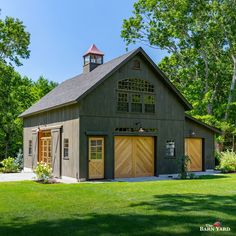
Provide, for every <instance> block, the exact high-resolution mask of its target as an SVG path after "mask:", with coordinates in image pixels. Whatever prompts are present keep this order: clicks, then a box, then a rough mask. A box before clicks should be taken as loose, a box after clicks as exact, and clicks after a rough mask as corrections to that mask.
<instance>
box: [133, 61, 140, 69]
mask: <svg viewBox="0 0 236 236" xmlns="http://www.w3.org/2000/svg"><path fill="white" fill-rule="evenodd" d="M132 69H133V70H140V61H139V60H134V61H133V66H132Z"/></svg>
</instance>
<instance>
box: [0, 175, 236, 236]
mask: <svg viewBox="0 0 236 236" xmlns="http://www.w3.org/2000/svg"><path fill="white" fill-rule="evenodd" d="M216 220H220V221H221V222H222V224H223V226H228V227H231V232H225V233H222V232H213V233H211V232H200V231H199V227H200V226H204V225H205V224H213V223H214V222H215V221H216ZM0 235H1V236H5V235H6V236H10V235H17V236H20V235H22V236H27V235H30V236H37V235H40V236H41V235H42V236H46V235H57V236H58V235H63V236H66V235H72V236H73V235H86V236H90V235H96V236H99V235H106V236H107V235H181V236H182V235H236V174H235V175H234V174H231V175H220V176H215V177H213V176H212V177H210V176H209V177H203V178H202V179H198V180H174V181H158V182H157V181H156V182H143V183H117V182H113V183H112V182H111V183H81V184H71V185H66V184H54V185H43V184H39V183H35V182H31V181H25V182H11V183H0Z"/></svg>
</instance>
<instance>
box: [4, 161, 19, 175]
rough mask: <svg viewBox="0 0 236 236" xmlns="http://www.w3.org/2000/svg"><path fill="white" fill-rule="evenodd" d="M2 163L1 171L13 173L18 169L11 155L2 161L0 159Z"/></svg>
mask: <svg viewBox="0 0 236 236" xmlns="http://www.w3.org/2000/svg"><path fill="white" fill-rule="evenodd" d="M1 164H2V166H3V167H2V168H1V171H2V172H3V173H15V172H18V171H19V168H18V165H17V163H16V162H15V158H13V157H8V158H6V159H4V160H3V161H1Z"/></svg>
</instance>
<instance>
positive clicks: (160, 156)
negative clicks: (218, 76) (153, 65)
mask: <svg viewBox="0 0 236 236" xmlns="http://www.w3.org/2000/svg"><path fill="white" fill-rule="evenodd" d="M136 59H139V60H140V61H141V70H140V71H137V70H132V69H131V68H132V61H133V60H136ZM131 77H136V78H140V79H145V80H147V81H149V82H151V83H152V84H154V85H155V93H156V114H151V115H150V114H138V113H135V114H132V113H119V112H117V110H116V88H117V81H118V80H121V79H126V78H131ZM137 122H141V125H142V127H143V128H157V129H158V132H157V133H155V134H153V133H152V134H151V135H152V136H156V174H166V173H176V172H177V164H176V163H177V161H176V158H172V159H170V158H166V157H165V143H166V141H167V140H170V139H171V140H175V142H176V156H180V155H183V152H184V140H183V137H184V107H183V105H182V104H181V103H180V102H179V100H178V98H177V97H176V96H175V95H174V94H173V93H172V92H171V91H170V90H169V89H168V88H167V87H166V86H165V85H164V84H163V82H162V81H161V78H159V79H158V78H156V74H154V72H153V71H152V69H150V66H149V65H148V64H147V63H146V62H145V61H144V60H142V58H140V57H139V56H136V57H134V58H133V59H132V60H131V61H130V62H128V63H127V64H125V65H124V66H123V67H122V68H121V69H119V70H118V71H116V72H115V73H114V74H113V75H112V76H111V77H110V78H108V79H107V80H105V81H104V82H103V83H102V84H100V85H99V86H98V87H97V88H96V89H95V90H93V91H92V92H90V93H89V94H88V95H87V96H86V97H85V98H84V99H82V100H81V101H80V155H81V156H80V178H87V177H88V159H87V158H88V135H87V134H86V131H91V132H92V131H100V133H104V134H105V177H106V178H113V177H114V135H125V134H124V133H120V134H119V133H117V132H115V128H129V127H130V128H135V123H137ZM91 132H90V134H91ZM126 135H127V134H126ZM133 135H135V134H133ZM137 135H140V134H137ZM142 135H146V136H149V134H142ZM94 136H96V133H94Z"/></svg>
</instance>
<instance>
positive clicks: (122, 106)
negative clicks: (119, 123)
mask: <svg viewBox="0 0 236 236" xmlns="http://www.w3.org/2000/svg"><path fill="white" fill-rule="evenodd" d="M117 100H118V103H117V110H118V111H129V103H128V94H127V93H118V98H117Z"/></svg>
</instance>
